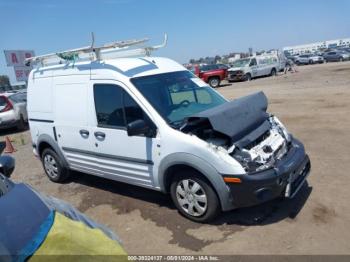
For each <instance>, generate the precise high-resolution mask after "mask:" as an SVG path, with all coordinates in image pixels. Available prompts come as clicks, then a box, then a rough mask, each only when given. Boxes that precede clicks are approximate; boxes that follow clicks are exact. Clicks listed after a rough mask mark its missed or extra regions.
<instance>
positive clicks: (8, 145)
mask: <svg viewBox="0 0 350 262" xmlns="http://www.w3.org/2000/svg"><path fill="white" fill-rule="evenodd" d="M5 142H6V147H5V150H4V153H7V154H11V153H13V152H16V151H17V150H16V149H15V148H14V147H13V145H12V143H11V141H10V138H9V137H8V136H6V138H5Z"/></svg>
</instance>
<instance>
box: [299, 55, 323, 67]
mask: <svg viewBox="0 0 350 262" xmlns="http://www.w3.org/2000/svg"><path fill="white" fill-rule="evenodd" d="M295 63H296V64H297V65H310V64H315V63H318V64H322V63H324V59H323V57H322V56H320V55H316V54H304V55H299V56H297V57H296V59H295Z"/></svg>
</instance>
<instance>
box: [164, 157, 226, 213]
mask: <svg viewBox="0 0 350 262" xmlns="http://www.w3.org/2000/svg"><path fill="white" fill-rule="evenodd" d="M181 169H187V170H188V169H190V170H193V171H195V172H196V173H198V174H199V175H201V176H202V177H203V178H204V179H205V180H206V181H207V182H209V184H210V185H211V186H212V187H213V189H214V191H215V193H216V194H217V196H218V198H219V201H220V205H221V208H222V210H224V211H225V210H231V209H233V205H232V196H231V194H230V190H229V188H228V187H227V185H226V184H225V182H224V180H223V179H222V176H221V174H219V173H218V171H217V170H216V169H215V168H214V167H213V166H211V165H210V164H209V163H208V162H207V161H204V160H203V159H201V158H199V157H197V156H194V155H191V154H188V153H174V154H171V155H168V156H167V157H165V158H164V159H163V160H162V162H161V163H160V165H159V173H158V179H159V181H158V182H159V185H160V188H161V190H162V191H163V192H164V193H168V192H169V191H170V184H171V181H172V178H173V177H174V175H176V172H177V171H179V170H181Z"/></svg>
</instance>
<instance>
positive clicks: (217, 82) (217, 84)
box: [209, 77, 220, 88]
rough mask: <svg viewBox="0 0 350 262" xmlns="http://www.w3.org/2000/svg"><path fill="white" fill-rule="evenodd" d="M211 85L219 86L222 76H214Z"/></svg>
mask: <svg viewBox="0 0 350 262" xmlns="http://www.w3.org/2000/svg"><path fill="white" fill-rule="evenodd" d="M209 85H210V86H211V87H212V88H217V87H219V85H220V78H218V77H212V78H210V79H209Z"/></svg>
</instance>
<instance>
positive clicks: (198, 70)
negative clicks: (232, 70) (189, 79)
mask: <svg viewBox="0 0 350 262" xmlns="http://www.w3.org/2000/svg"><path fill="white" fill-rule="evenodd" d="M227 69H228V66H226V65H223V64H215V65H203V66H198V65H196V66H194V67H193V68H192V70H191V71H192V72H193V73H194V74H195V75H196V76H198V77H199V78H201V79H202V80H203V81H204V82H206V83H208V84H209V85H210V86H211V87H213V88H216V87H219V85H220V82H221V81H222V80H224V79H226V77H227Z"/></svg>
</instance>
